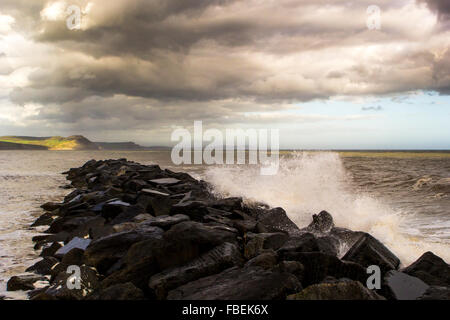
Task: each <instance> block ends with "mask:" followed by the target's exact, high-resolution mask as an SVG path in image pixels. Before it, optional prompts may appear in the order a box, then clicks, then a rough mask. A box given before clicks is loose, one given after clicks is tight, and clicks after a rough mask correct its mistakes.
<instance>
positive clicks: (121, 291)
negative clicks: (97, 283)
mask: <svg viewBox="0 0 450 320" xmlns="http://www.w3.org/2000/svg"><path fill="white" fill-rule="evenodd" d="M144 299H145V296H144V293H143V292H142V290H141V289H139V288H136V286H135V285H133V284H132V283H131V282H127V283H119V284H116V285H112V286H111V287H108V288H105V289H101V290H99V291H97V292H95V293H93V294H91V295H90V296H89V297H88V298H87V300H114V301H117V300H144Z"/></svg>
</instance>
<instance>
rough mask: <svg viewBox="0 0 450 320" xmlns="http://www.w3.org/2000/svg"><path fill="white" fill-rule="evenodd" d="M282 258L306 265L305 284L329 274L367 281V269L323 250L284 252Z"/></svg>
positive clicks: (322, 278) (317, 280)
mask: <svg viewBox="0 0 450 320" xmlns="http://www.w3.org/2000/svg"><path fill="white" fill-rule="evenodd" d="M280 259H282V260H286V261H298V262H300V263H301V264H302V265H303V266H304V267H305V275H304V278H303V281H302V284H303V285H304V286H309V285H311V284H315V283H319V282H322V281H323V280H324V279H325V278H326V277H327V276H332V277H334V278H349V279H352V280H357V281H360V282H362V283H365V282H366V281H367V278H368V275H367V273H366V269H365V268H363V267H362V266H360V265H359V264H357V263H354V262H350V261H341V260H340V259H338V258H337V257H335V256H334V255H329V254H325V253H322V252H284V253H283V254H282V255H280Z"/></svg>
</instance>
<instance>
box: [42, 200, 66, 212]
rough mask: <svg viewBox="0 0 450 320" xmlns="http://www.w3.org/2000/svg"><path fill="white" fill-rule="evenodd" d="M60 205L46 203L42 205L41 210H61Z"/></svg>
mask: <svg viewBox="0 0 450 320" xmlns="http://www.w3.org/2000/svg"><path fill="white" fill-rule="evenodd" d="M61 206H62V204H61V203H55V202H47V203H44V204H43V205H42V206H41V208H42V209H44V210H45V211H54V210H56V209H59V208H61Z"/></svg>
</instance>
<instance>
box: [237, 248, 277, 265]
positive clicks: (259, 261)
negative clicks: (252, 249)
mask: <svg viewBox="0 0 450 320" xmlns="http://www.w3.org/2000/svg"><path fill="white" fill-rule="evenodd" d="M277 262H278V256H277V254H276V252H275V251H273V250H264V251H263V252H262V253H261V254H259V255H258V256H256V257H254V258H253V259H251V260H249V261H248V262H247V263H246V264H245V266H246V267H261V268H263V269H272V268H273V267H274V266H275V265H276V264H277Z"/></svg>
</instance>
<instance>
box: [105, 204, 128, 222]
mask: <svg viewBox="0 0 450 320" xmlns="http://www.w3.org/2000/svg"><path fill="white" fill-rule="evenodd" d="M129 206H130V204H129V203H127V202H123V201H120V200H113V201H110V202H107V203H105V204H104V205H103V207H102V217H103V218H105V219H107V220H108V219H109V220H111V219H114V218H115V217H117V216H118V215H119V214H120V213H122V212H123V211H124V210H125V209H126V208H127V207H129Z"/></svg>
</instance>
